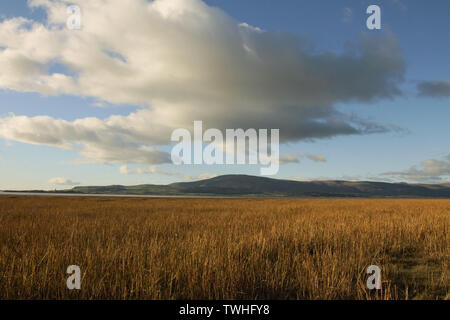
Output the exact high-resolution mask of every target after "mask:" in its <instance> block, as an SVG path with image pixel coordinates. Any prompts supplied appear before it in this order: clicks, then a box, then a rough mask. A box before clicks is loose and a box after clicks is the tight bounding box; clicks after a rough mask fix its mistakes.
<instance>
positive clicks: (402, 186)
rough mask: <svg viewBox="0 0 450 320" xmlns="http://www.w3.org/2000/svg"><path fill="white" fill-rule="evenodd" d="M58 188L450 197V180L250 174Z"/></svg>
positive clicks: (163, 192)
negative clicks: (416, 181)
mask: <svg viewBox="0 0 450 320" xmlns="http://www.w3.org/2000/svg"><path fill="white" fill-rule="evenodd" d="M32 192H42V191H32ZM56 192H58V193H76V194H118V195H127V194H128V195H161V196H162V195H167V196H170V195H178V196H182V195H186V196H196V195H198V196H237V197H239V196H243V197H245V196H255V197H412V198H450V184H448V183H446V184H407V183H386V182H370V181H293V180H280V179H272V178H266V177H257V176H248V175H223V176H218V177H215V178H211V179H206V180H200V181H194V182H177V183H172V184H169V185H152V184H145V185H137V186H121V185H112V186H80V187H74V188H73V189H69V190H60V191H56Z"/></svg>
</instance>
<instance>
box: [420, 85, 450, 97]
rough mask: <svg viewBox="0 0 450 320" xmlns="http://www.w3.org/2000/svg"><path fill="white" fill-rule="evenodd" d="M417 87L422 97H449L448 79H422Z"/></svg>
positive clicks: (449, 86)
mask: <svg viewBox="0 0 450 320" xmlns="http://www.w3.org/2000/svg"><path fill="white" fill-rule="evenodd" d="M417 89H418V91H419V95H420V96H423V97H435V98H443V97H450V81H422V82H420V83H419V84H418V85H417Z"/></svg>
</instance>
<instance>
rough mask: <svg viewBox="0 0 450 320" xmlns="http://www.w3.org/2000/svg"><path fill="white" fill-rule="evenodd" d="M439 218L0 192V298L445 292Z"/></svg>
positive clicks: (338, 208)
mask: <svg viewBox="0 0 450 320" xmlns="http://www.w3.org/2000/svg"><path fill="white" fill-rule="evenodd" d="M449 224H450V200H399V199H397V200H388V199H370V200H368V199H144V198H142V199H141V198H122V199H115V198H70V197H26V196H1V197H0V298H2V299H15V298H20V299H74V298H79V299H414V298H416V299H446V298H447V299H448V298H449V297H450V296H449V278H448V276H449V273H448V271H449V265H448V264H449V258H450V256H449V253H450V252H449V235H448V230H449ZM73 264H75V265H78V266H80V268H81V271H82V289H81V290H79V291H77V290H74V291H70V290H68V289H67V288H66V279H67V277H68V275H67V274H66V269H67V267H68V266H69V265H73ZM372 264H375V265H378V266H379V267H381V269H382V289H381V290H377V291H369V290H368V289H367V287H366V279H367V274H366V272H365V271H366V268H367V267H368V266H369V265H372Z"/></svg>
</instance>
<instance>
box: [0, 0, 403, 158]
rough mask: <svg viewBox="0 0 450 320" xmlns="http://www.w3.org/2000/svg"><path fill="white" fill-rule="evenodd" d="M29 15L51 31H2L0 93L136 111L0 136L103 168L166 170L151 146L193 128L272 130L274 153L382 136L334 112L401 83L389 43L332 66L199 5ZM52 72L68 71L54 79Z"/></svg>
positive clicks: (21, 127)
mask: <svg viewBox="0 0 450 320" xmlns="http://www.w3.org/2000/svg"><path fill="white" fill-rule="evenodd" d="M69 3H70V4H77V5H79V6H80V7H81V10H82V29H81V30H69V29H67V28H66V27H65V21H66V19H67V14H66V11H65V8H66V6H67V5H68V4H69ZM30 4H31V5H32V6H43V7H44V8H45V9H46V10H47V13H48V17H49V18H48V19H49V20H48V22H47V24H41V23H38V22H35V21H30V20H26V19H24V18H13V19H6V20H3V21H2V22H0V47H2V48H4V49H3V50H0V65H1V66H2V72H1V73H0V88H3V89H10V90H15V91H23V92H38V93H41V94H43V95H61V94H68V95H74V96H82V97H91V98H93V99H95V100H96V101H97V102H96V104H103V103H106V104H108V103H109V104H121V103H125V104H133V105H138V106H140V107H141V109H139V110H138V111H136V112H133V113H130V114H129V115H127V116H111V117H109V118H106V119H97V118H81V119H77V120H74V121H65V120H60V119H54V118H51V117H26V116H9V117H3V118H0V137H3V138H5V139H9V140H15V141H21V142H26V143H32V144H45V145H52V146H56V147H59V148H64V149H72V150H78V151H79V152H80V154H81V156H83V157H84V158H87V159H93V160H94V161H97V162H102V163H104V162H119V163H141V164H152V165H155V164H161V163H166V162H169V161H170V157H169V155H168V154H167V153H165V152H163V151H160V150H158V149H157V148H156V147H155V146H158V145H166V144H168V142H169V138H170V133H171V132H172V130H173V129H175V128H180V127H183V128H191V127H192V123H193V121H194V120H203V122H204V124H205V125H206V126H208V127H210V128H211V127H213V128H219V129H222V130H223V129H225V128H256V129H259V128H282V130H281V132H280V138H281V140H282V141H283V142H288V141H298V140H301V139H316V138H326V137H332V136H336V135H348V134H366V133H374V132H385V131H388V130H389V128H387V127H385V126H382V125H377V124H374V123H371V122H369V121H363V120H361V119H358V118H356V117H355V116H352V115H346V114H344V113H342V112H339V111H338V110H337V109H336V108H335V107H334V105H335V104H336V103H339V102H349V101H355V100H356V101H362V102H370V101H373V100H374V99H378V98H386V97H392V96H395V95H397V94H399V90H398V88H397V84H398V83H399V82H400V81H402V79H403V74H404V62H403V58H402V56H401V54H400V50H399V49H398V46H397V42H396V40H395V38H394V37H393V36H392V35H385V36H382V37H377V36H372V35H363V36H362V37H361V39H360V43H359V51H358V52H357V53H355V54H347V53H346V54H342V55H338V54H335V53H333V52H319V51H312V50H310V49H309V48H308V46H307V45H306V43H307V42H308V40H306V39H304V38H301V37H297V36H292V35H286V34H283V33H278V32H270V31H264V30H261V29H259V28H256V27H252V26H249V25H248V24H246V23H241V22H238V21H235V20H234V19H233V18H231V17H230V16H228V15H227V14H226V13H224V12H223V11H221V10H220V9H218V8H214V7H209V6H208V5H206V4H205V3H203V2H201V1H199V0H155V1H152V2H148V1H146V0H135V1H131V2H129V1H122V0H104V1H90V0H70V1H67V0H55V1H49V0H33V1H31V2H30ZM54 63H57V64H59V65H60V66H62V67H63V68H62V69H64V70H66V72H59V73H54V72H52V71H51V70H52V69H51V68H50V66H51V65H52V64H54ZM362 70H364V72H362ZM61 107H63V106H61Z"/></svg>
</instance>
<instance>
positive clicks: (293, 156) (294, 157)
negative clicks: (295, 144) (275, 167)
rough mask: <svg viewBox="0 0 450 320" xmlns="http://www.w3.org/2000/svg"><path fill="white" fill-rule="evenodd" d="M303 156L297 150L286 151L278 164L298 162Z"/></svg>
mask: <svg viewBox="0 0 450 320" xmlns="http://www.w3.org/2000/svg"><path fill="white" fill-rule="evenodd" d="M302 157H303V156H302V155H301V154H300V153H298V152H293V153H288V154H284V155H282V156H281V157H280V164H281V165H283V164H287V163H300V159H301V158H302Z"/></svg>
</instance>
